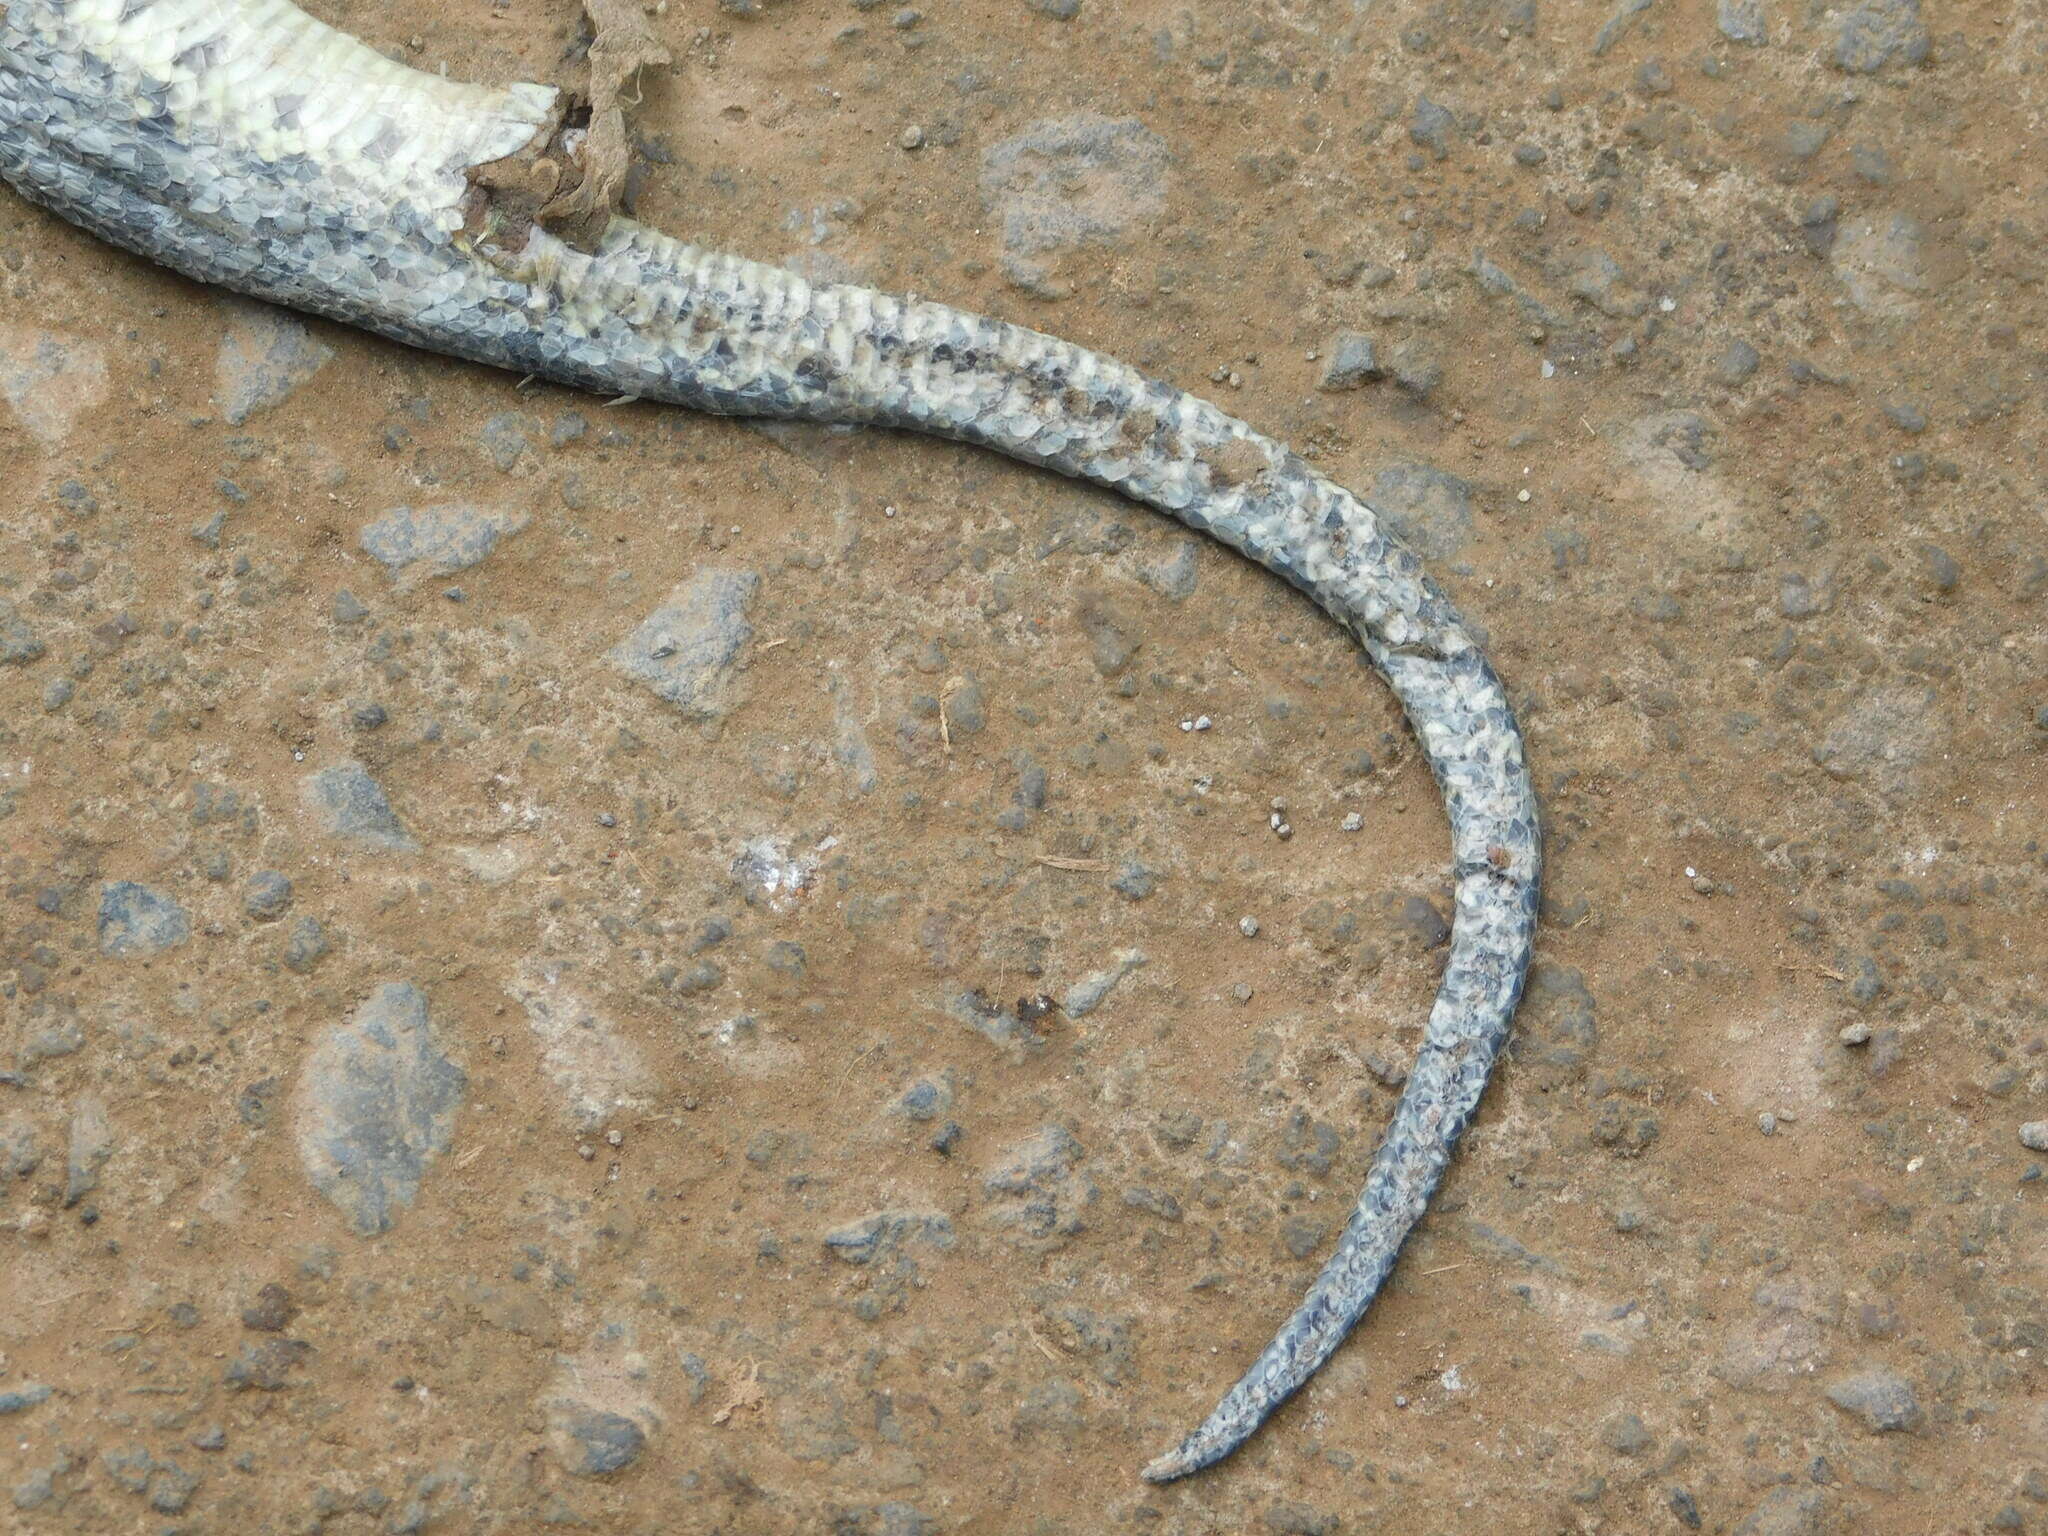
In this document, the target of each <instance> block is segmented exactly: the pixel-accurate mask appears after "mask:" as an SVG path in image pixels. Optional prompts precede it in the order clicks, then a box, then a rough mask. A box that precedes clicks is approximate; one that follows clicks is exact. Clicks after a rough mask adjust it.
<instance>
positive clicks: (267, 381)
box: [213, 299, 334, 427]
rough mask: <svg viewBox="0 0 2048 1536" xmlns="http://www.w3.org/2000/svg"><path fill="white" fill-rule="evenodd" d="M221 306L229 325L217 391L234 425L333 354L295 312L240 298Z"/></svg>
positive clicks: (216, 369) (217, 364) (282, 395)
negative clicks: (286, 311)
mask: <svg viewBox="0 0 2048 1536" xmlns="http://www.w3.org/2000/svg"><path fill="white" fill-rule="evenodd" d="M221 307H222V308H223V309H224V310H226V311H227V313H228V327H227V330H226V331H225V332H223V333H222V335H221V339H220V349H219V351H218V352H217V353H216V354H215V356H214V364H213V393H214V399H215V401H216V403H218V404H219V406H220V411H221V415H222V416H224V417H225V418H226V419H227V423H228V425H229V426H231V427H239V426H241V425H242V424H243V423H244V422H246V421H247V420H248V419H249V418H250V417H251V416H253V415H255V414H256V413H257V412H258V411H265V410H268V409H270V408H271V407H272V406H274V405H277V404H280V403H281V402H282V401H284V400H285V399H287V398H288V397H289V396H290V395H291V394H292V392H293V391H294V390H296V389H297V388H298V387H299V386H300V385H301V384H304V383H305V382H306V381H307V380H308V379H310V378H312V377H313V375H314V374H316V373H318V372H319V371H320V370H321V368H323V367H324V366H326V364H327V363H328V362H329V361H330V360H331V359H332V358H333V356H334V349H333V348H332V347H330V346H328V345H327V344H326V343H325V342H323V341H320V340H318V339H316V338H315V337H314V335H313V333H312V332H311V331H310V330H308V329H307V327H306V323H305V322H304V321H303V320H301V319H299V318H298V317H297V316H296V315H290V314H287V313H285V312H284V311H283V310H281V309H272V308H271V307H270V306H269V305H267V304H252V303H248V302H245V301H243V300H240V299H229V300H225V301H223V303H222V306H221Z"/></svg>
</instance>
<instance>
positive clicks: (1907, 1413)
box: [1827, 1369, 1923, 1434]
mask: <svg viewBox="0 0 2048 1536" xmlns="http://www.w3.org/2000/svg"><path fill="white" fill-rule="evenodd" d="M1827 1395H1828V1401H1829V1402H1831V1403H1833V1404H1834V1405H1835V1406H1836V1407H1837V1408H1840V1409H1842V1410H1843V1411H1844V1412H1846V1413H1849V1414H1852V1415H1854V1416H1855V1417H1856V1418H1858V1419H1861V1420H1862V1421H1863V1424H1864V1427H1865V1428H1866V1429H1869V1430H1870V1431H1871V1432H1872V1433H1873V1434H1883V1433H1886V1432H1888V1431H1898V1430H1904V1431H1912V1430H1917V1429H1918V1428H1919V1427H1920V1425H1921V1422H1922V1419H1923V1415H1922V1413H1921V1411H1920V1401H1919V1399H1918V1398H1917V1397H1915V1396H1914V1395H1913V1388H1912V1386H1911V1384H1910V1383H1908V1382H1907V1381H1906V1379H1905V1378H1904V1377H1902V1376H1899V1375H1897V1374H1896V1373H1894V1372H1892V1371H1888V1370H1883V1369H1872V1370H1866V1371H1859V1372H1857V1373H1856V1374H1855V1375H1852V1376H1845V1377H1843V1378H1842V1379H1841V1380H1839V1381H1836V1382H1834V1383H1833V1384H1831V1385H1830V1386H1829V1387H1828V1389H1827Z"/></svg>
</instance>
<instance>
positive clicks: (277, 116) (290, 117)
mask: <svg viewBox="0 0 2048 1536" xmlns="http://www.w3.org/2000/svg"><path fill="white" fill-rule="evenodd" d="M305 105H306V98H305V97H304V96H303V95H301V94H299V93H297V92H288V93H286V94H285V95H282V96H273V97H272V98H271V101H270V110H271V113H272V114H273V116H272V122H273V124H274V126H276V127H278V128H289V129H291V130H293V131H294V132H296V131H297V130H298V127H299V113H300V111H301V110H302V109H303V108H304V107H305Z"/></svg>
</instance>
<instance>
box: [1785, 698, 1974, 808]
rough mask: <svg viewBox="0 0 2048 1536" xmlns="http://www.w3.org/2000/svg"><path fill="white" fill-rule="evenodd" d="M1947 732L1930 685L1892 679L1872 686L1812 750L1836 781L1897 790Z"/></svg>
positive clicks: (1890, 791) (1909, 782)
mask: <svg viewBox="0 0 2048 1536" xmlns="http://www.w3.org/2000/svg"><path fill="white" fill-rule="evenodd" d="M1946 734H1947V728H1946V726H1945V724H1944V722H1943V720H1942V715H1941V710H1940V707H1939V705H1938V704H1937V703H1936V701H1935V697H1934V692H1933V690H1932V689H1930V688H1927V687H1924V686H1922V685H1920V684H1918V683H1908V682H1896V683H1890V684H1886V685H1883V686H1881V687H1878V688H1874V689H1872V690H1871V691H1870V692H1869V693H1866V694H1865V695H1864V696H1863V697H1862V698H1860V699H1858V700H1857V701H1856V702H1855V703H1854V704H1852V705H1850V706H1849V708H1848V709H1847V710H1846V711H1844V713H1843V714H1842V716H1841V718H1840V719H1838V720H1837V721H1836V722H1835V724H1834V725H1833V727H1831V728H1830V729H1829V731H1828V733H1827V735H1826V736H1825V737H1824V738H1823V739H1822V741H1821V744H1820V746H1819V748H1818V749H1817V750H1816V751H1815V753H1814V757H1815V760H1816V761H1818V762H1819V764H1820V766H1821V767H1822V768H1824V769H1826V770H1827V771H1828V773H1830V774H1831V775H1833V776H1834V777H1835V778H1838V779H1857V780H1862V781H1864V782H1867V783H1869V784H1871V785H1873V786H1874V787H1876V788H1878V789H1880V790H1883V791H1884V792H1885V793H1886V794H1899V793H1902V792H1904V791H1905V790H1907V789H1909V788H1910V787H1911V786H1912V782H1913V776H1914V774H1915V773H1916V771H1917V770H1918V769H1919V767H1920V765H1921V764H1922V763H1923V762H1925V761H1926V760H1927V758H1928V757H1929V756H1930V755H1932V754H1933V753H1934V752H1935V751H1937V750H1938V749H1939V747H1940V745H1941V743H1942V740H1943V739H1944V737H1945V736H1946Z"/></svg>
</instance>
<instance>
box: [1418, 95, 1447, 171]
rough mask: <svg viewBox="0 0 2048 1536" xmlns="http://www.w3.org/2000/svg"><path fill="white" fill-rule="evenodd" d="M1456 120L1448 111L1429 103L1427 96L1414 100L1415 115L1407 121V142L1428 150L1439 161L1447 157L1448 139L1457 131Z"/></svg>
mask: <svg viewBox="0 0 2048 1536" xmlns="http://www.w3.org/2000/svg"><path fill="white" fill-rule="evenodd" d="M1457 127H1458V120H1457V118H1456V117H1454V116H1452V114H1451V113H1450V111H1449V110H1448V109H1447V108H1445V107H1441V106H1439V105H1438V104H1437V103H1435V102H1433V101H1431V100H1430V99H1429V98H1428V97H1427V96H1418V97H1416V98H1415V114H1414V116H1413V117H1411V118H1409V120H1408V139H1409V142H1410V143H1412V144H1414V145H1416V146H1417V147H1419V148H1422V149H1426V150H1428V151H1429V152H1430V153H1431V154H1432V155H1434V156H1435V157H1436V158H1437V159H1439V160H1441V159H1443V158H1444V157H1445V156H1446V155H1448V154H1449V153H1450V152H1451V150H1450V138H1451V135H1452V134H1453V133H1455V132H1456V131H1457Z"/></svg>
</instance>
